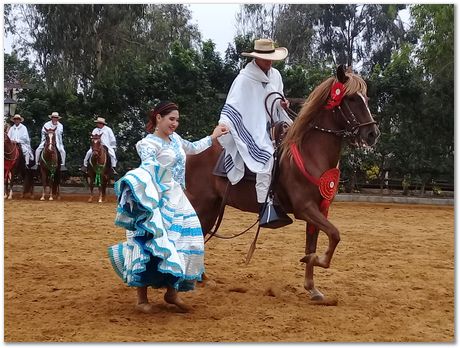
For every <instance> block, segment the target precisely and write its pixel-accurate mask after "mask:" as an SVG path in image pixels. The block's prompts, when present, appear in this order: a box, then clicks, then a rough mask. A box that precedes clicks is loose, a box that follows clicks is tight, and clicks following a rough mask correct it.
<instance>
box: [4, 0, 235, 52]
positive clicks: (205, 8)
mask: <svg viewBox="0 0 460 348" xmlns="http://www.w3.org/2000/svg"><path fill="white" fill-rule="evenodd" d="M188 5H189V6H190V10H191V11H192V23H193V24H197V25H198V29H199V31H200V32H201V35H202V39H203V41H206V40H208V39H211V40H212V41H213V42H214V43H215V44H216V50H217V51H218V52H219V53H220V54H221V56H222V57H223V56H224V54H225V50H226V49H227V46H228V43H233V37H234V36H235V34H236V27H235V26H236V20H235V17H236V14H237V12H238V10H239V7H240V4H230V3H229V4H191V3H190V4H188ZM4 40H5V41H4V45H5V52H6V53H11V44H12V38H11V37H7V38H6V39H5V38H4Z"/></svg>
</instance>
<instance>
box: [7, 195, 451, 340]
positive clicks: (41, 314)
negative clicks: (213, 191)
mask: <svg viewBox="0 0 460 348" xmlns="http://www.w3.org/2000/svg"><path fill="white" fill-rule="evenodd" d="M81 200H82V199H81V197H74V198H72V197H67V198H65V199H64V200H63V201H61V202H56V201H54V202H48V201H47V202H40V201H37V200H34V201H31V200H13V201H5V203H4V212H5V217H4V236H5V237H4V253H5V258H4V267H5V268H4V275H5V287H4V293H5V294H4V296H5V297H4V322H5V323H4V325H5V326H4V332H5V341H6V342H43V341H45V342H153V341H155V342H185V341H195V342H415V341H416V342H453V340H454V208H453V207H436V206H414V205H412V206H410V205H390V204H372V205H371V204H366V203H340V202H336V203H334V205H333V206H332V207H331V210H330V220H331V221H332V222H333V223H334V224H335V225H336V226H337V227H338V228H339V230H340V231H341V242H340V244H339V246H338V248H337V250H336V253H335V257H334V259H333V260H332V264H331V268H330V269H326V270H325V269H316V270H315V280H316V284H317V286H318V287H319V289H320V290H321V291H322V292H323V293H325V294H326V295H328V296H329V297H332V298H335V299H337V300H338V305H337V306H316V305H312V304H311V303H310V302H309V301H308V298H307V295H306V292H305V290H304V289H303V278H304V266H303V264H301V263H300V262H299V259H300V258H301V257H302V256H303V255H304V243H305V242H304V240H305V236H304V224H303V223H302V222H300V221H298V222H294V224H292V225H290V226H288V227H285V228H283V229H279V230H262V233H261V236H260V237H259V242H258V244H257V249H256V251H255V254H254V257H253V259H252V261H251V263H250V264H249V265H248V266H246V265H244V258H245V257H246V253H247V251H248V248H249V245H250V243H251V242H252V239H253V236H254V231H251V232H249V233H247V234H245V235H243V236H241V237H239V238H236V239H232V240H220V239H213V240H211V241H210V242H209V243H207V244H206V267H207V272H208V274H209V275H210V276H211V277H212V279H214V281H215V282H216V284H215V286H214V287H211V286H209V287H198V288H197V289H196V290H195V291H193V292H189V293H186V294H184V295H183V298H184V299H185V300H186V301H187V302H188V303H189V304H192V305H193V306H194V311H193V312H192V313H188V314H181V313H177V312H176V311H175V309H174V308H171V307H170V306H167V305H165V304H163V302H162V297H161V296H162V293H163V292H162V291H159V290H149V293H150V294H151V296H150V300H151V302H155V303H157V304H158V310H159V313H157V314H152V315H146V314H141V313H137V312H135V311H134V303H135V291H134V290H133V289H131V288H128V287H127V286H125V285H124V284H123V283H122V282H121V280H120V279H119V278H118V277H117V276H116V275H115V273H114V271H113V270H112V268H111V265H110V263H109V261H108V259H107V253H106V248H107V246H109V245H112V244H114V243H116V242H118V241H120V240H122V239H123V238H124V231H123V230H122V229H120V228H117V227H115V226H114V224H113V221H114V216H115V203H114V202H113V199H111V202H109V203H103V204H98V203H92V204H88V203H86V202H82V201H81ZM254 220H255V215H253V214H246V213H242V212H239V211H237V210H234V209H228V210H227V213H226V216H225V219H224V222H223V225H222V227H221V233H222V234H224V235H230V234H232V233H236V232H240V231H242V230H244V229H245V228H246V227H248V226H249V225H250V224H252V223H253V222H254ZM325 242H326V237H325V235H324V234H321V235H320V245H319V251H321V252H322V251H324V246H325Z"/></svg>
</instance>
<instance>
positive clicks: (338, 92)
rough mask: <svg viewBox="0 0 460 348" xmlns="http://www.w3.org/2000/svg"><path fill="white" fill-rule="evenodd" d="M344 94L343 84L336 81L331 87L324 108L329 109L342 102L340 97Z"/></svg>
mask: <svg viewBox="0 0 460 348" xmlns="http://www.w3.org/2000/svg"><path fill="white" fill-rule="evenodd" d="M344 95H345V86H344V85H343V83H341V82H336V83H334V84H333V85H332V87H331V94H330V96H329V99H328V101H327V105H326V106H325V108H326V109H328V110H331V109H333V108H335V107H336V106H339V105H340V104H341V103H342V98H343V97H344Z"/></svg>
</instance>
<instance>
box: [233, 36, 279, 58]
mask: <svg viewBox="0 0 460 348" xmlns="http://www.w3.org/2000/svg"><path fill="white" fill-rule="evenodd" d="M241 55H243V56H245V57H254V58H261V59H266V60H283V59H284V58H286V57H287V55H288V50H287V48H285V47H276V48H275V43H274V42H273V41H272V40H270V39H259V40H256V41H254V51H252V52H243V53H241Z"/></svg>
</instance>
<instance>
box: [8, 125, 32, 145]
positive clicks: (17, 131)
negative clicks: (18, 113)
mask: <svg viewBox="0 0 460 348" xmlns="http://www.w3.org/2000/svg"><path fill="white" fill-rule="evenodd" d="M8 137H9V138H10V139H11V140H12V141H15V142H17V143H19V144H25V145H29V146H30V138H29V132H28V131H27V127H26V126H24V125H23V124H22V123H18V124H14V125H12V126H11V127H10V129H9V130H8Z"/></svg>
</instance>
